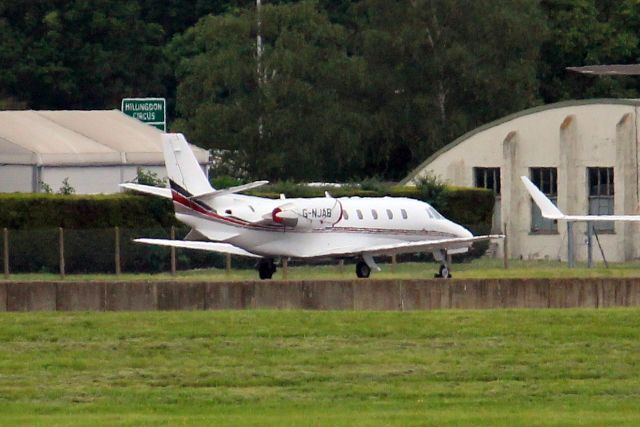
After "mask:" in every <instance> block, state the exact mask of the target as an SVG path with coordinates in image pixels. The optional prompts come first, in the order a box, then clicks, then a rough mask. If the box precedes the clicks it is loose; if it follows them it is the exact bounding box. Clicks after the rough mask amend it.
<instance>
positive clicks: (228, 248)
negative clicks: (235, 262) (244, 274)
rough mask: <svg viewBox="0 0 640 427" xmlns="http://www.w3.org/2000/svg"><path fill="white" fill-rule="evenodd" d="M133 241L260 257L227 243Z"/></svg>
mask: <svg viewBox="0 0 640 427" xmlns="http://www.w3.org/2000/svg"><path fill="white" fill-rule="evenodd" d="M134 242H138V243H144V244H147V245H156V246H169V247H174V248H186V249H198V250H202V251H210V252H221V253H223V254H230V255H241V256H247V257H251V258H262V257H261V256H260V255H256V254H253V253H251V252H248V251H245V250H244V249H242V248H239V247H237V246H233V245H231V244H229V243H216V242H197V241H185V240H167V239H134Z"/></svg>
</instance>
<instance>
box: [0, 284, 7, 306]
mask: <svg viewBox="0 0 640 427" xmlns="http://www.w3.org/2000/svg"><path fill="white" fill-rule="evenodd" d="M3 311H7V284H6V283H0V312H3Z"/></svg>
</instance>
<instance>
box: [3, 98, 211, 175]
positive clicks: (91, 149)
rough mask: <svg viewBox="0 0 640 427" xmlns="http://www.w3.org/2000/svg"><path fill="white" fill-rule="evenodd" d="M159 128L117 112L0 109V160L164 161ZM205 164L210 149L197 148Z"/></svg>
mask: <svg viewBox="0 0 640 427" xmlns="http://www.w3.org/2000/svg"><path fill="white" fill-rule="evenodd" d="M161 133H162V132H161V131H160V130H158V129H156V128H154V127H152V126H149V125H146V124H144V123H142V122H140V121H138V120H137V119H134V118H131V117H129V116H127V115H126V114H124V113H122V112H120V111H118V110H100V111H33V110H28V111H0V163H4V164H22V165H77V166H87V165H121V164H133V165H163V164H164V157H163V154H162V142H161V140H160V135H161ZM193 149H194V153H195V155H196V157H197V158H198V162H199V163H201V164H206V163H207V162H208V159H209V154H208V152H207V151H206V150H203V149H201V148H197V147H193Z"/></svg>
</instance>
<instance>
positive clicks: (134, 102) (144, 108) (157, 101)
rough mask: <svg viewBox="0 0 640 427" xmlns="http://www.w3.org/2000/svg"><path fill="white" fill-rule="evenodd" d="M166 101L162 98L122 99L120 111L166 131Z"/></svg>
mask: <svg viewBox="0 0 640 427" xmlns="http://www.w3.org/2000/svg"><path fill="white" fill-rule="evenodd" d="M166 107H167V101H166V99H164V98H123V99H122V107H121V108H120V110H121V111H122V112H123V113H125V114H126V115H128V116H131V117H133V118H136V119H138V120H140V121H141V122H144V123H146V124H148V125H151V126H155V127H157V128H158V129H160V130H161V131H163V132H166V131H167V108H166Z"/></svg>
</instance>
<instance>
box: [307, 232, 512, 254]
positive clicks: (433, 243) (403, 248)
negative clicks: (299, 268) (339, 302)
mask: <svg viewBox="0 0 640 427" xmlns="http://www.w3.org/2000/svg"><path fill="white" fill-rule="evenodd" d="M502 238H504V235H502V234H489V235H484V236H472V237H454V238H450V239H438V240H419V241H415V242H402V243H392V244H388V245H377V246H368V247H359V248H357V247H356V248H354V247H350V248H343V249H332V250H328V251H325V252H319V253H316V254H313V255H311V256H310V257H328V256H360V255H370V256H378V255H396V254H408V253H416V252H432V251H437V250H440V249H445V250H455V249H465V248H468V247H469V246H471V244H472V243H474V242H481V241H485V240H492V239H502Z"/></svg>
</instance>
